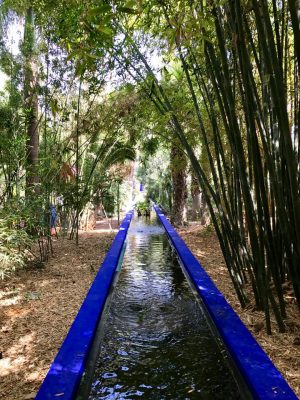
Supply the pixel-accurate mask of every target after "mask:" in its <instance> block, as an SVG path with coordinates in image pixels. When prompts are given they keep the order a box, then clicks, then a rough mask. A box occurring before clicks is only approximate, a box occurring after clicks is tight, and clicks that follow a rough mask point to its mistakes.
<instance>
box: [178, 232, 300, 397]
mask: <svg viewBox="0 0 300 400" xmlns="http://www.w3.org/2000/svg"><path fill="white" fill-rule="evenodd" d="M179 232H180V235H181V237H182V238H183V239H184V240H185V242H186V243H187V245H188V246H189V248H190V249H191V250H192V252H193V253H194V255H195V256H196V257H197V258H198V260H199V261H200V262H201V264H202V266H203V268H204V269H205V270H206V272H207V273H208V274H209V275H210V277H211V278H212V279H213V281H214V282H215V284H216V286H217V287H218V289H219V290H220V291H221V292H222V293H223V294H224V296H225V297H226V299H227V301H228V302H229V303H230V305H231V306H232V307H233V309H234V310H235V312H236V313H237V314H238V315H239V317H240V318H241V319H242V321H243V322H244V324H245V325H246V326H247V328H248V329H249V330H250V331H251V333H252V334H253V336H254V337H255V338H256V340H257V341H258V342H259V344H260V345H261V346H262V348H263V349H264V350H265V352H266V353H267V354H268V355H269V357H270V358H271V360H272V361H273V363H274V364H275V365H276V367H277V368H278V369H279V371H280V372H281V373H282V375H283V376H284V377H285V379H286V380H287V382H288V383H289V385H290V386H291V387H292V389H293V390H294V391H295V393H296V394H297V396H298V397H299V398H300V312H299V309H298V307H297V306H296V304H295V299H294V298H293V296H292V295H291V293H290V292H289V291H287V293H286V300H287V303H288V306H287V308H288V309H287V312H288V314H289V315H290V317H289V319H287V320H286V321H285V323H286V330H287V332H286V333H278V332H277V330H276V324H275V321H274V324H273V326H274V328H273V334H272V336H269V335H267V334H266V331H265V329H264V327H265V323H264V315H263V312H260V311H255V310H254V307H253V305H254V304H250V305H249V306H247V307H246V309H242V308H241V306H240V304H239V302H238V300H237V297H236V295H235V291H234V287H233V284H232V283H231V279H230V277H229V274H228V272H227V268H226V265H225V262H224V258H223V256H222V252H221V250H220V247H219V243H218V240H217V237H216V235H215V233H214V232H213V230H212V229H211V228H210V227H209V228H203V227H202V226H200V225H191V226H189V227H187V228H183V229H180V230H179Z"/></svg>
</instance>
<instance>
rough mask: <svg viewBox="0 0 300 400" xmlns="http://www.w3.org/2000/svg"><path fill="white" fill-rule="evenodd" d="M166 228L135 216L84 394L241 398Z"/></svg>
mask: <svg viewBox="0 0 300 400" xmlns="http://www.w3.org/2000/svg"><path fill="white" fill-rule="evenodd" d="M223 353H224V352H223V351H222V350H221V349H220V347H219V346H218V344H217V341H216V339H215V338H214V335H213V334H212V332H211V330H210V328H209V325H208V323H207V321H206V318H205V316H204V314H203V312H202V309H201V305H200V304H199V302H198V300H197V299H196V297H195V296H194V294H193V292H192V290H191V288H190V286H189V283H188V281H187V279H186V278H185V276H184V274H183V272H182V270H181V267H180V265H179V262H178V260H177V257H176V256H175V253H174V250H173V249H172V248H171V246H170V244H169V242H168V239H167V235H166V234H165V232H164V229H163V227H162V226H161V225H160V223H159V222H158V221H156V219H151V220H149V219H148V220H146V219H143V218H135V219H133V221H132V223H131V227H130V229H129V232H128V237H127V248H126V251H125V255H124V260H123V264H122V269H121V272H120V275H119V279H118V282H117V285H116V288H115V289H114V292H113V295H112V299H111V304H110V308H109V312H108V315H107V319H106V322H105V326H104V331H103V338H102V341H101V351H100V353H99V357H98V360H97V363H96V369H95V371H94V376H93V381H92V387H91V391H90V394H89V397H88V398H89V400H100V399H101V400H102V399H103V400H104V399H105V400H116V399H127V400H128V399H138V398H141V399H146V400H163V399H170V400H176V399H178V400H179V399H180V400H189V399H191V400H192V399H205V400H210V399H211V400H218V399H222V400H223V399H226V400H231V399H241V398H242V397H241V395H240V394H239V390H238V387H237V384H236V382H235V380H234V378H233V374H232V371H231V369H230V368H229V367H228V364H227V362H225V361H224V360H225V359H224V357H223Z"/></svg>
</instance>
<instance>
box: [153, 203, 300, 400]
mask: <svg viewBox="0 0 300 400" xmlns="http://www.w3.org/2000/svg"><path fill="white" fill-rule="evenodd" d="M154 209H155V211H156V213H157V215H158V217H159V219H160V221H161V223H162V224H163V226H164V228H165V230H166V232H167V234H168V236H169V239H170V241H171V243H172V244H173V246H174V248H175V249H176V251H177V254H178V256H179V258H180V260H181V262H182V264H183V266H184V268H185V269H186V271H187V273H188V275H189V277H190V279H191V281H192V282H193V284H194V286H195V288H196V290H197V292H198V294H199V295H200V297H201V299H202V301H203V303H204V305H205V307H206V309H207V312H208V314H209V316H210V318H211V320H212V321H213V323H214V325H215V326H216V328H217V330H218V332H219V334H220V336H221V338H222V340H223V342H224V344H225V346H226V347H227V349H228V351H229V353H230V355H231V357H232V359H233V361H234V362H235V364H236V366H237V368H238V370H239V371H240V372H241V375H242V377H243V378H244V380H245V383H246V384H247V386H248V387H249V390H250V392H251V394H252V396H253V398H254V399H260V400H271V399H272V400H275V399H276V400H296V399H297V396H296V395H295V393H294V392H293V391H292V389H291V388H290V387H289V385H288V384H287V382H286V381H285V379H284V378H283V376H282V375H281V374H280V372H279V371H278V370H277V368H276V367H275V366H274V364H273V363H272V361H271V360H270V359H269V357H268V356H267V355H266V353H265V352H264V351H263V349H262V348H261V347H260V346H259V344H258V343H257V341H256V340H255V339H254V337H253V336H252V335H251V333H250V332H249V331H248V329H247V328H246V326H245V325H244V324H243V322H242V321H241V320H240V318H239V317H238V315H237V314H236V313H235V312H234V310H233V309H232V307H231V306H230V305H229V304H228V303H227V301H226V300H225V298H224V296H223V294H222V293H221V292H220V291H219V290H218V289H217V287H216V286H215V284H214V283H213V281H212V280H211V278H210V277H209V276H208V274H207V273H206V272H205V271H204V269H203V267H202V266H201V264H200V263H199V262H198V261H197V259H196V258H195V256H194V255H193V254H192V252H191V251H190V250H189V248H188V247H187V245H186V244H185V242H184V241H183V240H182V239H181V237H180V236H179V235H178V233H177V232H176V230H175V229H174V227H173V226H172V225H171V224H170V223H169V221H168V220H167V218H166V217H165V216H164V214H163V213H162V211H161V210H160V209H159V207H157V206H155V205H154ZM224 400H225V399H224Z"/></svg>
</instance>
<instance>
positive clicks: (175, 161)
mask: <svg viewBox="0 0 300 400" xmlns="http://www.w3.org/2000/svg"><path fill="white" fill-rule="evenodd" d="M170 166H171V174H172V183H173V208H172V213H171V222H172V224H174V225H176V226H180V225H183V224H184V222H186V198H187V189H186V167H187V160H186V157H185V155H184V153H183V151H182V150H181V149H180V147H179V146H178V142H177V141H176V140H174V141H173V143H172V148H171V162H170Z"/></svg>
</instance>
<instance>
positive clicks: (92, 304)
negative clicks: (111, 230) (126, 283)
mask: <svg viewBox="0 0 300 400" xmlns="http://www.w3.org/2000/svg"><path fill="white" fill-rule="evenodd" d="M132 215H133V212H132V211H130V212H129V213H127V214H126V217H125V218H124V220H123V222H122V224H121V227H120V229H119V231H118V233H117V235H116V237H115V239H114V241H113V243H112V245H111V247H110V249H109V251H108V253H107V256H106V257H105V260H104V261H103V263H102V266H101V268H100V270H99V272H98V273H97V275H96V278H95V280H94V282H93V284H92V286H91V288H90V290H89V292H88V294H87V296H86V298H85V300H84V302H83V303H82V306H81V308H80V310H79V312H78V314H77V316H76V318H75V320H74V322H73V324H72V326H71V328H70V330H69V333H68V334H67V336H66V338H65V340H64V342H63V344H62V346H61V348H60V350H59V351H58V353H57V356H56V357H55V359H54V361H53V363H52V365H51V366H50V369H49V371H48V373H47V375H46V377H45V379H44V382H43V383H42V385H41V387H40V389H39V392H38V393H37V395H36V399H37V400H48V399H51V400H54V399H63V400H72V399H74V397H75V395H76V391H77V389H78V386H79V384H80V380H81V378H82V375H83V372H84V368H85V364H86V361H87V358H88V355H89V352H90V349H91V346H92V343H93V340H94V336H95V332H96V330H97V327H98V324H99V321H100V319H101V316H102V313H103V309H104V306H105V303H106V299H107V297H108V295H109V292H110V288H111V285H112V283H113V279H114V274H115V271H116V270H117V268H118V265H119V262H120V259H121V257H122V254H124V252H123V251H122V250H123V248H124V243H125V240H126V236H127V232H128V228H129V225H130V222H131V218H132Z"/></svg>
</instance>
